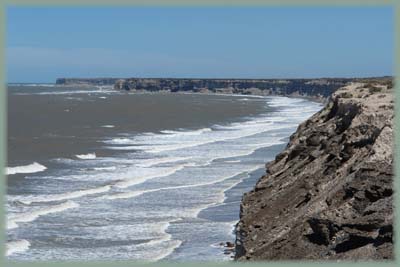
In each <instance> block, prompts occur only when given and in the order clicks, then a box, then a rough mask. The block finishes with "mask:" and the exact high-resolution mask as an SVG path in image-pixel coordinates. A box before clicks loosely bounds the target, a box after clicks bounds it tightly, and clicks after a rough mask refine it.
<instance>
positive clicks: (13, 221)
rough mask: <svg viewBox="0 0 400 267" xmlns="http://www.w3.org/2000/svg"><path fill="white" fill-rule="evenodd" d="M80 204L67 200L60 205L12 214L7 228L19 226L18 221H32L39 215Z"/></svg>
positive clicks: (8, 219)
mask: <svg viewBox="0 0 400 267" xmlns="http://www.w3.org/2000/svg"><path fill="white" fill-rule="evenodd" d="M77 207H79V205H78V204H77V203H75V202H73V201H66V202H64V203H62V204H59V205H54V206H49V207H46V208H43V209H39V210H35V211H31V212H24V213H19V214H15V215H11V216H10V217H9V218H7V229H13V228H17V227H18V223H24V222H31V221H34V220H36V219H37V218H38V217H39V216H42V215H46V214H50V213H55V212H61V211H64V210H67V209H72V208H77Z"/></svg>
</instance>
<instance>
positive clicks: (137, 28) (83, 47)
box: [6, 7, 394, 82]
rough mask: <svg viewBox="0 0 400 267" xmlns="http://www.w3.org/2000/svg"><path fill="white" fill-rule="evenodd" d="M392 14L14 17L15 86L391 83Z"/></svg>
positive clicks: (34, 12) (134, 11)
mask: <svg viewBox="0 0 400 267" xmlns="http://www.w3.org/2000/svg"><path fill="white" fill-rule="evenodd" d="M393 21H394V15H393V10H392V8H389V7H363V8H361V7H347V8H338V7H335V8H329V7H325V8H321V7H319V8H317V7H299V8H288V7H279V8H277V7H262V8H255V7H254V8H238V7H237V8H233V7H231V8H228V7H215V8H204V7H203V8H183V7H166V8H150V7H147V8H144V7H129V8H127V7H125V8H109V7H104V8H93V7H86V8H82V7H79V8H60V7H58V8H43V7H42V8H22V7H11V8H8V10H7V36H6V38H7V39H6V40H7V53H6V55H7V79H8V82H54V81H55V79H56V78H57V77H204V78H310V77H355V76H363V77H365V76H381V75H392V74H393V64H394V62H393V57H394V55H393V54H394V44H393V42H394V36H393V33H394V23H393Z"/></svg>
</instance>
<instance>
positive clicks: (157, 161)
mask: <svg viewBox="0 0 400 267" xmlns="http://www.w3.org/2000/svg"><path fill="white" fill-rule="evenodd" d="M191 158H192V157H165V158H154V159H146V160H142V161H141V162H140V163H139V164H137V165H136V166H138V167H144V168H148V167H152V166H155V165H158V164H163V163H172V162H178V161H183V160H189V159H191Z"/></svg>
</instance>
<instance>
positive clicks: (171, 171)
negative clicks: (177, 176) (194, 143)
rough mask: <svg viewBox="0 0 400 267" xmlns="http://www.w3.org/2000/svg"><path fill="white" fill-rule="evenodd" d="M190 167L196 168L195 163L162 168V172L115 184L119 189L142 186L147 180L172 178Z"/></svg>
mask: <svg viewBox="0 0 400 267" xmlns="http://www.w3.org/2000/svg"><path fill="white" fill-rule="evenodd" d="M189 166H194V164H193V163H187V164H181V165H177V166H173V167H170V168H163V169H162V168H160V171H161V172H157V173H150V174H148V175H144V176H138V177H134V178H131V179H126V180H123V181H120V182H117V183H115V185H114V186H115V187H118V188H127V187H130V186H133V185H137V184H141V183H143V182H145V181H147V180H150V179H154V178H160V177H166V176H170V175H172V174H174V173H176V172H177V171H180V170H182V169H183V168H185V167H189Z"/></svg>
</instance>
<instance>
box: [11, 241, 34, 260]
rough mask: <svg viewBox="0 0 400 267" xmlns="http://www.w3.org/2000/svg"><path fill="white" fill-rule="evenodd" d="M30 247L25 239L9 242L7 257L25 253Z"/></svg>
mask: <svg viewBox="0 0 400 267" xmlns="http://www.w3.org/2000/svg"><path fill="white" fill-rule="evenodd" d="M30 245H31V244H30V243H29V241H27V240H25V239H21V240H15V241H9V242H7V243H6V256H10V255H11V254H14V253H21V252H24V251H26V250H28V249H29V247H30Z"/></svg>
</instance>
